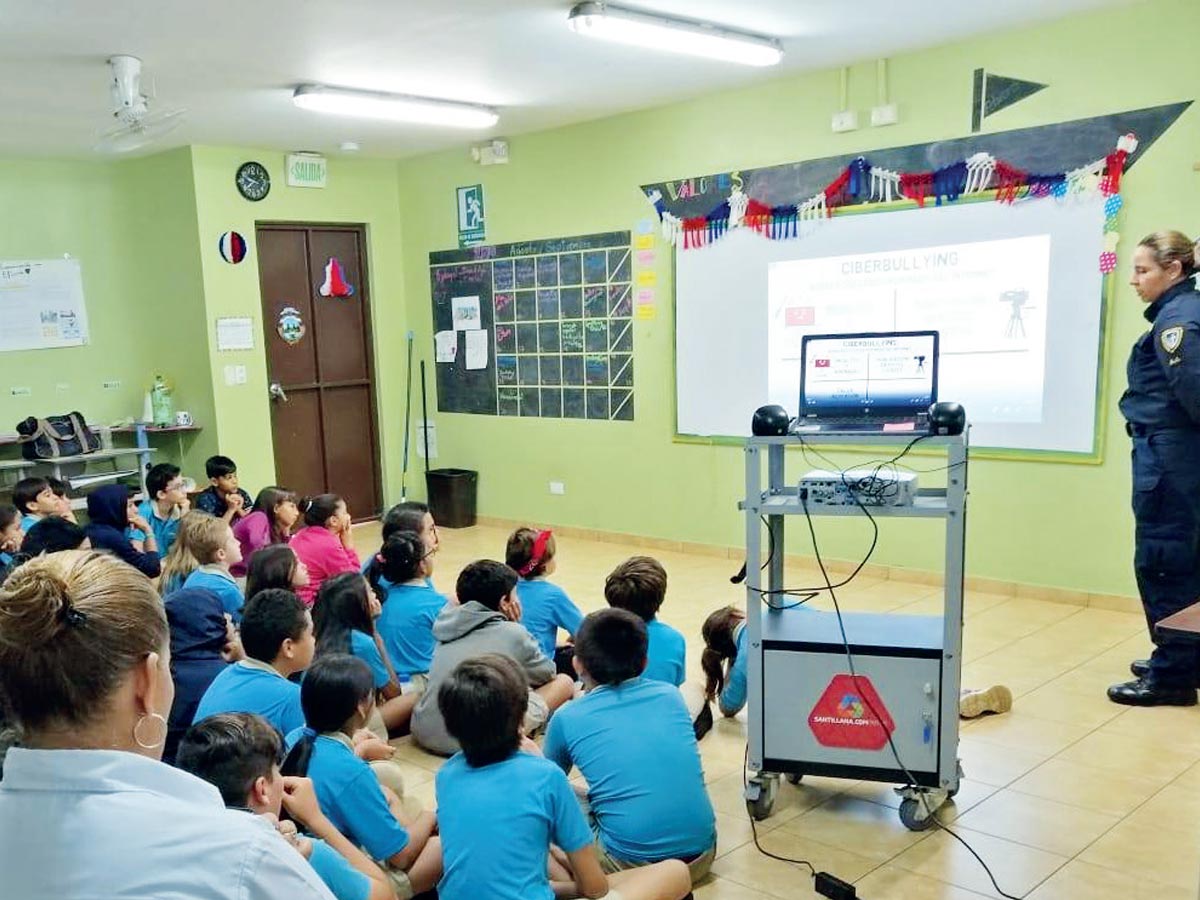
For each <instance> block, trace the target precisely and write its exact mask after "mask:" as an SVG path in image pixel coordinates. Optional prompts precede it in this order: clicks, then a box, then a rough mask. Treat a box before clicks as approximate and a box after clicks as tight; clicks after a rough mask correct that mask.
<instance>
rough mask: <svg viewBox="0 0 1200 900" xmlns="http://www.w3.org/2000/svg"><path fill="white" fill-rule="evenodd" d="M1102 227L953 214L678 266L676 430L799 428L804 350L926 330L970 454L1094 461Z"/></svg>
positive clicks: (1025, 215)
mask: <svg viewBox="0 0 1200 900" xmlns="http://www.w3.org/2000/svg"><path fill="white" fill-rule="evenodd" d="M1103 226H1104V199H1103V198H1102V197H1100V198H1095V199H1093V198H1082V199H1078V200H1076V199H1071V200H1067V201H1057V200H1036V201H1029V202H1024V203H1018V204H1017V205H1016V206H1015V207H1010V206H1005V205H1001V204H997V203H990V202H980V203H959V204H953V205H947V206H943V207H938V208H929V209H908V210H898V211H892V212H884V211H881V212H876V213H862V214H856V215H845V216H840V217H837V218H834V219H833V220H832V221H827V222H823V223H820V224H819V225H815V226H813V227H812V228H811V229H810V230H807V231H806V233H805V234H804V236H802V237H801V238H799V239H796V240H786V241H770V240H765V239H764V238H762V237H760V236H759V235H757V234H755V233H753V232H751V231H749V230H748V229H739V230H737V231H733V232H731V233H730V234H729V235H728V236H726V237H724V238H722V239H721V240H719V241H716V242H714V243H713V244H710V245H708V246H706V247H702V248H699V249H694V250H686V251H680V252H679V253H677V254H676V261H675V265H676V282H675V284H676V315H675V327H676V333H675V353H676V430H677V431H678V432H679V433H680V434H685V435H702V436H723V437H740V436H743V435H747V434H749V431H750V418H751V415H752V414H753V412H754V410H755V409H756V408H757V407H759V406H761V405H763V404H765V403H778V404H780V405H781V406H783V408H784V409H786V410H787V411H788V412H789V413H790V414H791V415H795V414H796V413H797V411H798V410H797V408H798V404H799V394H800V367H799V359H798V358H797V357H798V354H797V353H796V352H795V351H796V349H797V348H798V347H799V341H800V339H801V338H802V337H803V336H804V335H805V334H822V333H833V334H837V333H849V332H861V331H902V330H925V329H934V330H938V331H940V332H941V334H942V342H941V363H942V365H941V366H940V372H939V386H938V396H939V399H942V400H953V401H959V402H962V403H963V405H964V406H965V407H966V411H967V417H968V419H969V420H970V422H971V426H972V430H971V443H972V445H973V446H976V447H994V448H1004V449H1016V450H1033V451H1047V452H1055V453H1071V454H1092V453H1094V452H1095V447H1096V422H1097V405H1098V403H1097V396H1098V389H1099V384H1100V381H1099V363H1100V357H1101V350H1102V340H1101V338H1102V325H1103V316H1104V304H1103V280H1102V276H1101V274H1100V271H1099V264H1098V260H1099V256H1100V253H1101V251H1102V250H1103V249H1104V247H1103ZM1013 288H1021V289H1022V290H1021V291H1019V292H1015V291H1014V290H1013ZM1014 297H1019V298H1020V299H1021V304H1022V305H1020V306H1019V307H1018V306H1014V305H1013V304H1012V303H1011V302H1010V301H1011V300H1012V299H1013V298H1014ZM716 359H720V360H723V364H722V365H713V360H716Z"/></svg>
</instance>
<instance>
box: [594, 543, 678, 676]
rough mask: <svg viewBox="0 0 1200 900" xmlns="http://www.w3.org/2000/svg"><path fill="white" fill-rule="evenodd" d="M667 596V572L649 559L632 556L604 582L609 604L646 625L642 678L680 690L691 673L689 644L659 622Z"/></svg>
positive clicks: (605, 595)
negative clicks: (644, 662)
mask: <svg viewBox="0 0 1200 900" xmlns="http://www.w3.org/2000/svg"><path fill="white" fill-rule="evenodd" d="M666 596H667V571H666V569H664V568H663V567H662V563H660V562H659V561H658V560H657V559H652V558H651V557H649V556H631V557H630V558H629V559H627V560H625V562H623V563H621V564H620V565H619V566H617V567H616V568H615V569H613V570H612V571H611V572H610V573H609V574H608V577H607V578H606V579H604V599H605V600H607V601H608V605H609V606H612V607H615V608H617V609H627V610H629V612H631V613H633V614H634V615H635V616H638V617H639V618H640V619H641V620H642V621H643V622H645V623H646V635H647V637H648V639H649V647H648V649H647V651H646V671H645V672H643V673H642V675H643V676H644V677H646V678H649V679H650V680H651V681H665V682H666V683H667V684H673V685H675V686H676V687H679V686H680V685H681V684H683V680H684V673H685V672H687V642H686V641H685V640H684V639H683V635H682V634H680V633H679V632H678V631H676V630H675V629H674V628H672V627H671V626H670V625H668V624H667V623H666V622H660V621H659V620H658V611H659V609H660V608H661V607H662V604H663V600H664V599H665V598H666Z"/></svg>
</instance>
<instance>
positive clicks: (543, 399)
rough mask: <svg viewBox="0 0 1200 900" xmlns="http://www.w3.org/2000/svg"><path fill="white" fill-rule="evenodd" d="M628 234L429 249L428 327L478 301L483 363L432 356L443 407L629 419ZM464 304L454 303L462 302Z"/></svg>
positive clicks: (449, 321)
mask: <svg viewBox="0 0 1200 900" xmlns="http://www.w3.org/2000/svg"><path fill="white" fill-rule="evenodd" d="M629 245H630V235H629V232H628V231H613V232H607V233H604V234H591V235H583V236H579V237H569V238H554V239H548V240H538V241H526V242H522V243H514V244H496V245H485V246H477V247H469V248H466V249H461V250H443V251H439V252H435V253H431V254H429V282H430V292H431V296H432V301H433V329H434V332H435V333H436V332H453V331H454V326H455V322H454V305H455V299H456V298H476V297H477V298H478V301H479V321H478V323H476V324H477V325H478V328H479V329H480V330H483V331H484V332H486V334H487V336H488V337H487V344H488V354H487V365H486V366H485V367H484V368H481V369H468V368H467V367H466V363H467V361H466V352H465V342H466V338H465V337H463V336H462V335H464V334H466V332H465V331H460V332H455V333H454V336H453V338H452V339H451V340H452V342H453V343H454V344H455V346H456V347H457V352H456V354H455V358H454V360H453V361H447V362H436V363H435V370H436V373H437V408H438V410H439V411H441V412H455V413H473V414H476V415H489V416H496V415H499V416H521V417H537V418H565V419H606V420H622V421H629V420H632V419H633V411H634V406H633V389H634V384H633V373H634V367H633V285H632V281H633V271H632V269H633V267H632V264H631V259H630V246H629ZM461 303H462V301H460V306H461Z"/></svg>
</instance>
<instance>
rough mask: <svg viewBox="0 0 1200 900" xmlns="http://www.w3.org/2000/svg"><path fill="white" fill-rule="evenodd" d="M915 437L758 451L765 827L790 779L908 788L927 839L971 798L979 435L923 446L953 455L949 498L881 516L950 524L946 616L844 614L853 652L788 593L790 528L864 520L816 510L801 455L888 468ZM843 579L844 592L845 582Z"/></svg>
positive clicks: (758, 734)
mask: <svg viewBox="0 0 1200 900" xmlns="http://www.w3.org/2000/svg"><path fill="white" fill-rule="evenodd" d="M913 438H914V435H913V434H912V433H900V434H855V435H853V436H847V435H845V434H840V435H835V434H816V433H814V434H804V435H789V436H786V437H754V438H750V439H749V440H747V441H746V446H745V455H746V496H745V499H744V500H743V501H742V502H741V503H739V508H741V509H742V510H743V511H744V512H745V514H746V581H745V585H746V613H747V615H746V628H747V644H746V646H747V649H748V651H749V653H750V658H749V666H748V673H749V683H748V693H747V698H748V703H747V708H748V718H749V760H748V762H749V767H750V769H751V771H752V772H754V773H755V774H754V775H753V776H752V777H751V778H750V779H749V782H748V785H747V788H746V805H747V808H748V809H749V811H750V814H751V815H752V816H753V817H754V818H755V819H758V820H762V819H765V818H766V817H767V816H769V815H770V814H771V811H772V808H773V807H774V804H775V797H776V793H777V791H778V788H779V779H780V777H781V776H786V777H787V778H788V780H789V781H791V782H792V783H793V784H795V783H798V782H799V781H800V780H801V779H802V778H803V777H804V776H805V775H821V776H829V777H834V778H850V779H855V780H860V781H878V782H884V783H889V784H897V785H902V787H899V788H897V792H898V793H899V794H900V796H901V797H902V798H903V799H902V801H901V804H900V820H901V821H902V822H903V823H904V825H905V826H906V827H907V828H909V829H912V830H914V831H920V830H923V829H925V828H929V827H930V826H932V825H933V824H934V823H933V819H932V816H933V814H934V813H935V812H936V811H937V809H938V808H939V807H941V806H942V804H944V803H945V802H946V801H947V800H948V799H949V798H951V797H953V796H954V795H955V793H956V792H957V791H958V785H959V779H960V778H961V777H962V769H961V767H960V765H959V761H958V701H959V692H960V683H961V680H960V679H961V664H962V622H963V560H964V543H965V537H966V513H967V456H968V437H967V434H966V433H965V432H964V433H963V434H961V435H956V436H952V437H943V436H931V437H927V438H924V439H922V440H921V441H920V443H919V446H920V448H921V449H922V450H929V449H935V448H936V449H937V450H939V451H942V452H944V453H945V458H946V466H945V473H946V486H945V487H936V488H929V487H920V488H919V490H918V491H917V494H916V497H915V498H914V502H913V503H912V504H911V505H906V506H869V507H868V509H869V510H870V513H871V515H872V516H874V517H876V518H879V519H884V518H888V519H890V518H901V519H912V518H933V519H941V520H943V521H944V523H945V551H946V561H945V569H944V572H945V579H944V585H945V588H944V595H945V596H944V604H943V611H942V615H941V616H917V615H902V614H897V613H885V614H878V613H855V612H843V614H842V621H843V622H844V624H845V638H846V641H845V643H844V642H843V636H842V630H841V627H840V626H839V623H838V617H837V615H836V613H834V612H826V611H823V610H817V609H809V608H807V607H805V606H803V605H801V606H795V603H796V598H795V597H793V596H789V595H787V594H784V593H781V592H782V590H783V589H785V588H791V587H801V585H789V584H788V583H787V581H786V580H785V578H784V557H785V553H784V534H785V527H784V526H785V523H786V522H787V519H788V517H789V516H804V515H805V514H806V508H807V514H808V515H810V516H812V517H814V518H816V517H824V516H856V517H859V518H863V517H864V512H863V510H862V509H860V508H859V506H858V505H857V504H854V503H851V504H850V505H846V506H829V505H816V504H814V503H813V502H811V500H809V499H808V497H807V493H806V492H804V491H803V490H802V489H801V487H800V482H801V476H802V475H803V472H805V471H808V470H809V469H810V468H813V466H811V465H809V464H808V461H807V460H805V459H802V457H801V454H800V453H798V452H792V453H789V452H788V451H790V450H791V451H794V450H798V449H801V448H802V447H811V448H814V449H817V450H820V449H821V448H822V447H824V448H828V447H830V446H840V447H847V446H849V445H853V447H854V449H855V450H863V449H865V450H869V451H872V452H873V453H874V455H875V456H877V457H879V461H883V460H887V459H890V458H892V457H894V456H897V455H899V454H900V453H901V452H902V451H903V450H904V448H905V446H906V445H907V444H909V443H910V442H912V441H913ZM787 457H792V461H793V463H801V464H803V465H804V469H803V470H801V469H800V466H799V465H796V466H795V469H796V471H795V472H793V473H792V474H791V476H790V477H789V475H788V473H787V472H786V471H785V462H786V461H787ZM764 462H765V466H766V481H765V483H764V480H763V466H764ZM860 467H863V468H871V465H866V466H860ZM935 467H936V464H935V465H931V466H922V467H921V468H925V469H932V468H935ZM880 477H883V478H885V477H887V475H886V472H881V474H880ZM764 524H765V526H766V527H765V531H766V532H767V535H766V542H767V544H768V547H769V548H770V552H769V554H768V555H767V556H766V558H764V552H763V551H764V546H763V544H764V540H763V531H764V527H763V526H764ZM802 524H803V523H802ZM819 536H820V535H819V532H818V538H819ZM764 574H765V576H766V582H765V584H764V583H763V575H764ZM830 577H831V579H832V580H833V581H834V584H835V585H836V583H837V576H835V575H831V576H830ZM810 578H811V576H810ZM803 586H804V587H810V586H812V585H803ZM788 606H791V607H792V608H786V609H785V608H783V607H788ZM846 643H848V644H849V646H850V652H851V656H852V658H853V662H854V665H853V672H852V671H851V667H850V665H849V661H848V659H847V656H846V646H845V644H846ZM889 738H890V741H889ZM897 756H898V757H899V762H898V761H897ZM906 770H907V774H906Z"/></svg>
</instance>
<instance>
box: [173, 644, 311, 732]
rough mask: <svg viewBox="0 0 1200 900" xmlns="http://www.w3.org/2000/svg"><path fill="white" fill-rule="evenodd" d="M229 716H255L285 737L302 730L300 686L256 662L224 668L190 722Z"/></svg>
mask: <svg viewBox="0 0 1200 900" xmlns="http://www.w3.org/2000/svg"><path fill="white" fill-rule="evenodd" d="M231 712H241V713H256V714H258V715H260V716H262V717H263V718H264V719H266V720H267V721H268V722H270V723H271V724H272V725H274V726H275V729H276V730H277V731H278V732H279V733H280V734H284V735H286V734H288V733H289V732H291V731H293V730H294V729H296V728H302V727H303V726H304V710H303V709H301V707H300V685H299V684H297V683H296V682H294V681H288V679H286V678H284V677H283V676H282V675H280V674H279V673H278V672H277V671H276V670H275V669H274V668H272V667H271V666H270V665H268V664H267V663H264V662H260V661H259V660H257V659H243V660H242V661H241V662H237V663H234V664H233V665H231V666H226V667H225V670H224V671H222V672H221V674H220V675H218V676H217V677H216V678H214V679H213V683H212V684H210V685H209V686H208V690H206V691H205V692H204V696H203V697H201V698H200V705H199V706H197V707H196V717H195V718H194V719H193V720H192V721H193V723H194V722H199V721H200V720H201V719H207V718H208V717H209V716H215V715H217V714H218V713H231Z"/></svg>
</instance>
